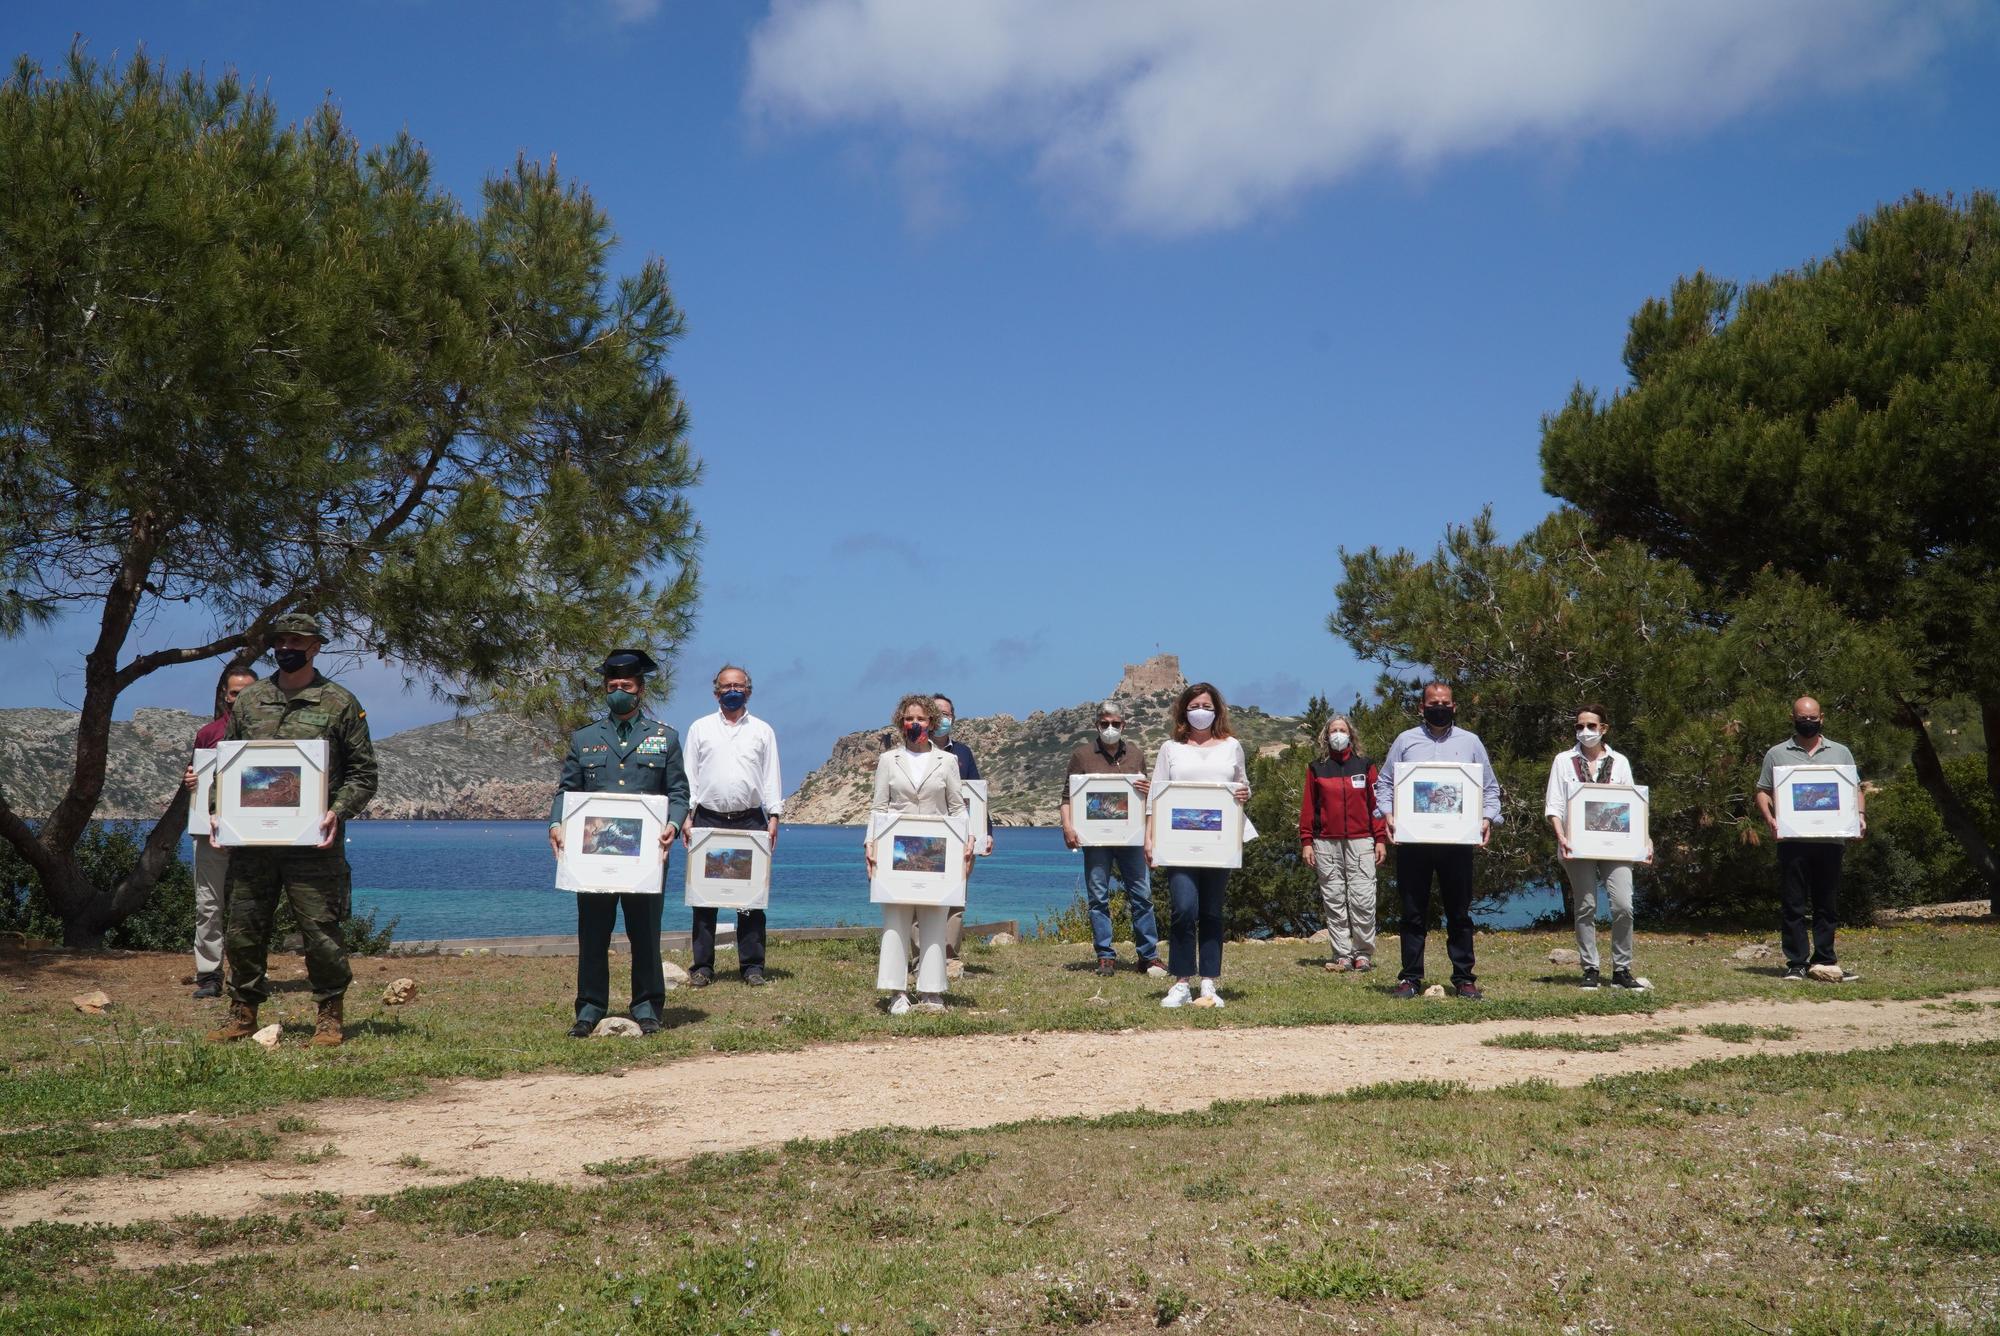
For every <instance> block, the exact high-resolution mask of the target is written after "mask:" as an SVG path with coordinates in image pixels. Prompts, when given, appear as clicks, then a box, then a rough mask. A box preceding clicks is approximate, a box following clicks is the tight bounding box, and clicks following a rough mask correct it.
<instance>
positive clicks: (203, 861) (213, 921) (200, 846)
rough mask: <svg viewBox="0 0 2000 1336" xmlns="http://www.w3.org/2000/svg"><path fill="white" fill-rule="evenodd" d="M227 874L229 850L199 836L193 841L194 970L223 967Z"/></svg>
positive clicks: (210, 970)
mask: <svg viewBox="0 0 2000 1336" xmlns="http://www.w3.org/2000/svg"><path fill="white" fill-rule="evenodd" d="M228 875H229V851H228V850H227V849H211V848H209V847H208V840H207V839H206V838H205V837H203V836H200V835H197V836H196V837H195V841H194V972H195V973H196V974H216V973H219V972H221V969H222V883H223V879H224V878H225V877H227V876H228Z"/></svg>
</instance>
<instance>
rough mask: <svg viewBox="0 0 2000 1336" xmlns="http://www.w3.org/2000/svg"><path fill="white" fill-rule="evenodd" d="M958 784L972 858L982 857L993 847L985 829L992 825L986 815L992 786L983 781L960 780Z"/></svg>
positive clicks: (991, 850)
mask: <svg viewBox="0 0 2000 1336" xmlns="http://www.w3.org/2000/svg"><path fill="white" fill-rule="evenodd" d="M958 782H959V792H960V793H961V794H962V795H963V796H964V798H965V830H966V835H967V838H969V839H970V840H971V841H972V853H973V856H974V857H975V858H980V857H984V856H985V855H987V854H990V853H992V852H993V846H992V844H991V842H990V841H988V839H987V838H986V831H987V828H988V827H989V825H990V824H991V823H992V818H991V817H990V816H988V815H987V810H988V805H989V800H990V797H991V794H992V785H991V784H990V783H988V781H986V780H983V779H961V780H959V781H958Z"/></svg>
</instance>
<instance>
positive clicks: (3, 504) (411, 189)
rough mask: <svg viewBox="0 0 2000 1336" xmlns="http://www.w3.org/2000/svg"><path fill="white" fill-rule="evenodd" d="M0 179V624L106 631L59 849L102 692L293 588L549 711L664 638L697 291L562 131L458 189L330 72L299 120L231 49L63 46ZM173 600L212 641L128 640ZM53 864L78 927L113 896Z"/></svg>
mask: <svg viewBox="0 0 2000 1336" xmlns="http://www.w3.org/2000/svg"><path fill="white" fill-rule="evenodd" d="M0 179H4V180H5V181H6V182H7V185H8V188H7V190H6V191H4V192H0V256H4V257H5V260H4V262H0V366H5V367H6V368H7V374H6V375H5V376H0V634H17V633H19V632H20V631H21V630H22V629H23V628H25V627H27V626H29V625H32V624H35V623H36V622H37V621H38V620H45V619H46V618H47V617H48V616H49V615H51V614H52V613H53V612H54V611H55V610H56V609H58V608H61V607H73V608H78V609H81V610H84V611H86V612H88V613H89V614H90V615H89V616H88V617H87V619H86V620H88V621H89V622H90V623H91V624H92V625H93V627H94V628H97V629H98V630H99V631H100V632H101V638H100V640H99V644H98V649H97V652H95V653H93V654H92V655H91V656H90V661H89V664H88V666H87V668H86V672H85V677H84V684H83V687H84V699H83V705H82V723H81V726H80V728H79V733H78V742H77V753H76V755H77V763H76V769H75V776H74V779H73V781H72V784H71V786H70V789H69V794H68V796H67V798H66V799H65V800H64V802H63V803H62V804H61V805H60V806H59V807H58V808H57V810H56V811H55V812H54V813H53V814H52V815H51V817H50V819H49V820H48V821H47V822H45V823H44V824H43V826H42V828H41V831H40V835H39V839H40V840H41V841H42V843H43V844H44V846H45V847H46V849H47V850H48V851H49V852H50V853H52V854H53V855H54V856H55V857H56V859H57V861H58V862H59V863H60V862H62V860H64V859H66V858H67V856H68V854H69V851H70V849H71V847H72V846H73V845H74V843H75V841H76V840H77V839H79V838H80V837H81V836H82V833H83V831H84V828H85V827H86V826H87V825H88V823H89V820H90V816H91V812H92V810H93V808H94V806H95V803H96V801H97V796H98V791H99V788H100V786H101V783H102V780H103V774H104V757H103V752H102V748H101V744H102V741H103V738H104V735H105V730H107V729H108V727H109V723H110V718H111V711H112V707H113V704H114V702H115V701H116V699H117V697H118V695H119V694H120V693H121V692H122V691H124V690H125V688H127V687H128V686H130V685H132V684H133V683H134V682H136V681H138V680H139V679H141V678H143V677H145V676H146V675H148V674H150V673H153V672H156V671H158V670H160V669H162V668H167V667H172V666H175V665H180V664H190V663H200V662H202V661H203V660H212V659H213V658H215V657H217V656H221V655H231V654H233V655H235V656H238V657H240V658H244V659H249V658H253V657H255V656H256V655H257V654H258V653H260V652H262V650H263V648H264V641H265V638H266V628H267V627H268V626H269V625H270V623H271V621H272V619H273V618H274V617H275V616H276V615H277V614H278V613H280V612H282V611H285V610H288V609H292V608H309V609H311V610H313V611H314V612H316V613H317V614H318V615H319V617H320V619H321V622H322V624H323V625H324V626H326V627H328V628H329V629H330V632H331V635H332V637H333V638H334V639H335V640H336V641H340V642H344V643H345V644H346V645H347V646H350V647H351V648H353V649H354V650H356V651H359V652H362V653H367V654H371V655H375V656H378V657H380V658H383V659H386V660H390V661H394V662H397V663H399V664H401V665H403V666H404V667H405V668H406V669H407V670H408V671H409V672H410V673H411V675H412V676H413V677H418V676H421V677H425V678H428V679H429V680H430V681H431V682H432V683H433V685H434V689H435V690H436V691H437V692H438V693H439V694H440V695H441V696H443V697H445V698H447V699H450V700H453V701H456V702H459V703H467V702H471V701H474V700H479V701H487V702H493V703H497V704H500V705H502V706H505V707H508V708H511V709H514V710H517V711H522V712H527V713H532V714H536V715H541V716H546V717H549V718H551V719H556V718H564V717H568V716H571V715H573V714H574V713H575V711H577V710H578V709H579V708H580V705H581V702H582V701H583V700H584V699H585V698H586V697H587V695H588V693H589V691H590V688H591V687H592V685H593V684H592V680H591V675H590V672H589V668H590V666H591V664H592V662H593V656H594V655H596V654H598V653H600V652H601V651H602V648H603V646H604V645H606V644H608V643H625V642H631V643H637V644H643V645H648V646H650V647H652V649H653V653H654V656H655V657H656V658H657V659H659V660H661V661H662V662H670V661H671V657H672V652H673V650H674V648H675V647H676V646H677V645H678V644H679V643H680V641H681V640H682V639H683V638H684V637H685V635H686V633H687V631H688V629H689V626H690V623H691V616H692V609H693V606H694V599H695V567H694V555H695V550H696V547H697V544H698V540H699V530H698V526H697V525H696V523H695V519H694V516H693V514H692V512H691V510H690V509H689V506H688V502H687V499H686V489H687V488H689V487H690V486H692V485H693V484H694V483H695V481H696V480H697V478H698V475H699V465H698V463H697V462H696V460H695V459H694V457H693V456H692V455H691V453H690V452H689V449H688V444H687V441H686V432H687V413H686V408H685V405H684V404H683V403H682V400H681V398H680V394H679V391H678V389H677V387H676V385H675V383H674V381H673V379H672V377H671V376H670V375H668V374H667V371H666V361H667V357H668V354H669V352H670V350H671V348H672V346H673V344H674V343H675V342H676V341H677V340H678V339H679V337H680V335H681V332H682V327H683V326H682V318H681V314H680V311H679V309H678V307H677V306H676V305H675V303H674V300H673V297H672V294H671V292H670V291H669V289H668V285H667V276H666V269H665V266H664V265H663V264H662V263H661V262H660V261H658V260H657V259H653V260H647V261H645V262H644V263H642V264H640V265H639V267H638V268H637V270H636V271H634V272H631V273H627V274H623V275H620V274H616V273H614V272H613V270H612V258H613V250H614V247H615V245H616V237H615V236H614V234H613V232H612V228H611V223H610V219H609V218H608V217H607V216H606V215H605V214H604V212H603V211H602V210H601V209H600V208H598V206H597V205H596V203H595V202H594V201H593V200H592V199H591V198H590V196H589V195H588V194H587V193H586V192H585V191H584V190H583V189H582V188H581V187H580V186H578V185H577V184H575V183H573V182H569V181H565V180H564V179H562V178H561V177H560V176H559V175H558V174H557V173H556V171H555V168H554V165H553V163H551V164H549V165H547V166H544V165H542V164H538V163H531V162H528V161H526V160H520V161H517V162H515V163H514V164H513V165H512V167H511V168H510V169H509V170H507V171H506V172H504V173H502V174H500V175H498V176H496V177H494V178H492V179H491V180H489V181H488V182H487V183H486V185H485V188H484V190H483V191H482V192H481V195H480V199H479V206H478V210H477V212H470V211H468V210H467V209H465V208H464V207H463V206H462V205H461V204H460V202H459V201H458V200H457V199H456V198H454V197H453V196H452V195H451V194H449V193H447V192H446V191H445V190H443V189H442V188H441V187H440V186H439V185H438V184H437V183H436V182H435V181H434V180H433V178H432V174H431V165H430V162H429V160H428V159H427V157H426V156H425V154H424V152H423V151H422V150H421V149H420V148H419V147H418V146H417V142H416V140H415V139H414V138H412V137H411V136H410V135H408V134H400V135H398V136H397V137H396V138H394V139H393V140H391V141H389V142H388V143H386V144H383V145H380V146H376V147H373V148H364V146H362V145H361V144H360V143H358V142H357V141H356V140H355V139H354V138H353V137H352V136H351V135H350V134H349V133H348V131H347V130H346V128H345V126H344V125H343V124H342V123H341V120H340V117H339V114H338V113H337V111H336V110H335V109H334V107H333V105H332V104H331V103H330V102H329V103H328V104H326V105H324V106H322V107H321V108H319V109H318V110H317V112H315V113H314V114H313V115H312V116H311V117H310V118H309V119H308V120H306V121H304V122H302V123H299V124H295V125H286V124H284V123H283V122H282V121H281V120H280V118H279V115H278V112H277V109H276V107H275V106H274V105H273V104H272V102H271V101H270V99H269V98H268V97H266V96H265V95H263V94H262V93H259V92H257V91H256V90H255V88H254V87H252V86H250V85H248V84H246V83H245V82H243V81H241V80H239V79H238V78H237V77H236V76H235V75H233V74H227V75H224V76H222V77H220V78H218V79H215V80H214V81H210V80H208V79H207V78H205V77H203V76H200V75H197V74H194V73H186V74H182V75H180V76H178V77H174V76H172V75H170V74H169V72H168V71H167V70H166V69H165V68H164V67H162V66H159V65H155V64H151V63H149V62H147V61H146V60H145V59H143V58H140V59H135V60H134V61H132V62H131V63H130V64H129V65H127V66H126V67H125V68H124V69H122V70H112V69H109V68H107V67H104V66H101V65H99V64H97V63H95V62H93V61H91V60H90V59H88V58H87V57H86V56H84V55H83V54H82V52H81V48H80V47H79V48H77V49H75V50H73V52H72V54H71V56H70V58H69V60H68V62H67V63H66V65H65V66H64V67H63V68H62V69H61V70H60V71H55V72H51V71H47V70H44V69H42V68H41V67H39V66H37V65H35V64H34V63H33V62H31V61H28V60H25V59H24V60H22V61H21V62H20V63H19V64H18V65H17V66H16V67H15V69H14V71H13V74H12V77H11V78H9V79H8V80H7V81H6V82H5V83H4V85H0ZM187 603H192V604H196V605H199V606H201V607H202V608H205V609H206V610H207V611H208V612H209V613H210V614H211V615H212V618H213V627H212V630H211V634H210V635H208V636H206V637H202V638H201V639H202V640H205V643H192V644H185V645H175V646H170V647H165V648H161V649H158V650H152V651H148V652H146V653H144V654H139V655H136V656H132V657H129V658H124V661H123V662H121V661H120V660H121V657H123V656H124V641H125V637H126V636H127V634H128V633H129V632H130V630H131V628H132V627H133V626H134V625H136V624H140V623H141V620H142V619H144V618H148V617H150V616H151V615H152V613H153V612H154V610H156V609H157V608H158V607H160V606H162V605H165V604H187ZM203 671H204V672H206V671H207V669H206V668H204V669H203ZM666 687H667V683H666V682H664V681H663V682H661V683H660V684H659V687H658V689H659V690H660V691H661V692H662V693H664V691H665V690H666ZM0 811H4V794H0ZM8 833H9V836H10V839H12V840H13V841H14V842H15V843H16V845H17V847H19V845H20V843H21V841H22V840H24V839H25V838H26V837H25V836H24V835H22V834H21V832H20V830H19V828H18V827H14V828H10V829H9V831H8ZM51 880H52V883H53V884H51V885H50V886H49V887H48V888H47V889H48V890H49V893H50V896H51V904H52V907H53V908H54V909H55V910H57V911H58V912H59V914H60V915H61V917H62V918H63V919H64V920H65V922H66V923H67V924H68V926H69V928H70V933H69V936H70V938H71V939H72V940H73V941H77V942H78V943H79V944H82V943H87V942H88V941H90V940H92V939H94V938H95V937H96V936H97V935H98V934H101V933H102V931H103V930H104V929H106V928H108V927H110V926H111V925H112V922H113V921H114V920H115V918H116V917H117V916H118V912H120V910H122V905H121V906H120V907H119V909H114V907H113V905H112V903H111V896H110V894H109V889H108V888H107V887H105V886H104V885H103V884H102V883H97V884H95V886H92V885H90V884H89V883H87V882H84V881H80V880H78V879H76V878H74V877H69V876H58V877H52V878H51ZM141 884H143V879H142V883H141Z"/></svg>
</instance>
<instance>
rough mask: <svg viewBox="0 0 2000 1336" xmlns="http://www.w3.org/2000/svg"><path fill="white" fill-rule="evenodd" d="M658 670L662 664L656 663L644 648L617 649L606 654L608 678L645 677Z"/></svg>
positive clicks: (605, 667) (605, 674) (605, 668)
mask: <svg viewBox="0 0 2000 1336" xmlns="http://www.w3.org/2000/svg"><path fill="white" fill-rule="evenodd" d="M658 671H660V665H659V664H657V663H654V662H653V659H652V656H651V655H649V654H647V653H646V651H645V650H643V649H615V650H612V651H611V653H609V654H607V655H605V656H604V676H605V677H607V678H611V677H644V676H646V674H648V673H657V672H658Z"/></svg>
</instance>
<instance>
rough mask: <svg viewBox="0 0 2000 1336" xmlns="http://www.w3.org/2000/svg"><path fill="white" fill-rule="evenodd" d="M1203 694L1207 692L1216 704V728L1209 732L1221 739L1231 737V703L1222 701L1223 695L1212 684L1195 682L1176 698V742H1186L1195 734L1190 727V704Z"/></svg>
mask: <svg viewBox="0 0 2000 1336" xmlns="http://www.w3.org/2000/svg"><path fill="white" fill-rule="evenodd" d="M1203 692H1207V693H1208V698H1209V699H1210V700H1212V701H1214V702H1215V727H1214V728H1212V729H1210V730H1209V731H1210V732H1212V733H1214V734H1215V736H1217V737H1219V738H1226V737H1228V736H1229V702H1228V701H1226V700H1224V699H1222V693H1221V692H1220V691H1217V690H1216V689H1215V687H1214V686H1212V685H1211V684H1209V683H1207V682H1195V683H1193V684H1191V685H1189V686H1187V687H1185V688H1183V689H1182V691H1181V694H1180V695H1178V696H1176V697H1174V741H1175V742H1186V741H1187V740H1188V734H1189V733H1191V732H1193V730H1192V729H1190V728H1189V727H1188V721H1187V712H1188V702H1189V701H1191V700H1193V699H1194V698H1195V697H1196V696H1199V695H1201V694H1202V693H1203Z"/></svg>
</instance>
